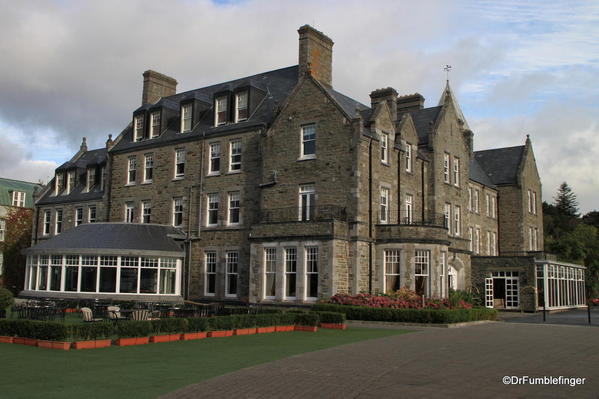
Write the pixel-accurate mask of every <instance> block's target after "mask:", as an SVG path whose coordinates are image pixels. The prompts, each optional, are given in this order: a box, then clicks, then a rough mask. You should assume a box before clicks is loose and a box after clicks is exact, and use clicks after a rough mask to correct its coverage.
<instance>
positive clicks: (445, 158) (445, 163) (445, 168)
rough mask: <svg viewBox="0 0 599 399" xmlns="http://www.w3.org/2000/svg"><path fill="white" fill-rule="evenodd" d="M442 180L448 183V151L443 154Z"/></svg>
mask: <svg viewBox="0 0 599 399" xmlns="http://www.w3.org/2000/svg"><path fill="white" fill-rule="evenodd" d="M443 181H444V182H445V183H448V184H449V183H450V176H449V154H448V153H444V154H443Z"/></svg>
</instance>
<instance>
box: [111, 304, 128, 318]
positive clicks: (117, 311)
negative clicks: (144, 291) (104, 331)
mask: <svg viewBox="0 0 599 399" xmlns="http://www.w3.org/2000/svg"><path fill="white" fill-rule="evenodd" d="M106 311H107V312H108V318H109V319H110V320H112V321H119V320H125V319H127V318H126V317H125V316H123V315H121V308H120V307H118V306H108V307H107V308H106Z"/></svg>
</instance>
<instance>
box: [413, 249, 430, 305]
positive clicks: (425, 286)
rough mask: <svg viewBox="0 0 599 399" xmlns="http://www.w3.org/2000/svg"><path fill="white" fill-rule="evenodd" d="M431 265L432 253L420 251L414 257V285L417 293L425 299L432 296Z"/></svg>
mask: <svg viewBox="0 0 599 399" xmlns="http://www.w3.org/2000/svg"><path fill="white" fill-rule="evenodd" d="M430 264H431V252H430V251H423V250H418V251H416V256H415V257H414V283H415V291H416V293H417V294H418V295H422V296H424V297H428V296H430V281H429V276H430Z"/></svg>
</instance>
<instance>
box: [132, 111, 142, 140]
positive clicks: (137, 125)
mask: <svg viewBox="0 0 599 399" xmlns="http://www.w3.org/2000/svg"><path fill="white" fill-rule="evenodd" d="M133 124H134V126H133V141H142V140H143V138H144V116H143V114H141V115H137V116H136V117H135V118H134V119H133Z"/></svg>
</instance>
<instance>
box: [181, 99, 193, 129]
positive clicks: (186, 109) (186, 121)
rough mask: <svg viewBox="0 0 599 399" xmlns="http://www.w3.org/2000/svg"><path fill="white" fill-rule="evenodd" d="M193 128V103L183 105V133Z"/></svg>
mask: <svg viewBox="0 0 599 399" xmlns="http://www.w3.org/2000/svg"><path fill="white" fill-rule="evenodd" d="M190 130H191V104H185V105H182V106H181V133H184V132H189V131H190Z"/></svg>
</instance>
